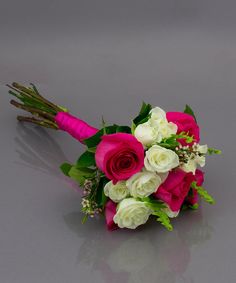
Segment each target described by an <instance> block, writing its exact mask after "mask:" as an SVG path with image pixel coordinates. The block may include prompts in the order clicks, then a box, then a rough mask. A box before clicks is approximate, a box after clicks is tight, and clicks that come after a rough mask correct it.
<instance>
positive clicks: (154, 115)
mask: <svg viewBox="0 0 236 283" xmlns="http://www.w3.org/2000/svg"><path fill="white" fill-rule="evenodd" d="M150 114H151V120H152V121H159V120H166V112H165V111H164V110H163V109H161V108H160V107H155V108H152V110H151V111H150Z"/></svg>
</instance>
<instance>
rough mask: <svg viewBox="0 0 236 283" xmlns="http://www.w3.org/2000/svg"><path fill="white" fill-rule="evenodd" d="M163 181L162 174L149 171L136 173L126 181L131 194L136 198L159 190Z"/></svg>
mask: <svg viewBox="0 0 236 283" xmlns="http://www.w3.org/2000/svg"><path fill="white" fill-rule="evenodd" d="M161 183H162V179H161V177H160V176H158V175H157V174H155V173H153V172H147V171H144V172H140V173H137V174H134V175H133V176H132V177H131V178H129V180H128V181H126V185H127V187H128V188H129V191H130V194H131V196H133V197H134V198H138V197H140V198H143V197H148V196H149V195H151V194H152V193H154V192H156V191H157V189H158V187H159V186H160V184H161Z"/></svg>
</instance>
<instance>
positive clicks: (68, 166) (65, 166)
mask: <svg viewBox="0 0 236 283" xmlns="http://www.w3.org/2000/svg"><path fill="white" fill-rule="evenodd" d="M71 167H72V165H71V164H69V163H63V164H62V165H61V166H60V169H61V171H62V172H63V174H64V175H66V176H69V171H70V169H71Z"/></svg>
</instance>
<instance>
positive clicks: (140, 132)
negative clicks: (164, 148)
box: [134, 122, 162, 146]
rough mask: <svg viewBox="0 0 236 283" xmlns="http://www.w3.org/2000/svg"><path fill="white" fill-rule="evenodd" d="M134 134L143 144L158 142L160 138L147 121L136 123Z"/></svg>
mask: <svg viewBox="0 0 236 283" xmlns="http://www.w3.org/2000/svg"><path fill="white" fill-rule="evenodd" d="M134 136H135V137H136V139H137V140H138V141H140V142H141V143H142V144H143V145H144V146H148V145H152V144H153V143H155V142H160V141H161V139H162V137H161V136H160V133H159V132H158V130H157V129H156V128H155V127H153V126H152V125H151V124H150V123H149V122H145V123H143V124H140V125H138V126H137V127H136V128H135V130H134Z"/></svg>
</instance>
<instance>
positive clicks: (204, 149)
mask: <svg viewBox="0 0 236 283" xmlns="http://www.w3.org/2000/svg"><path fill="white" fill-rule="evenodd" d="M196 149H197V151H198V152H200V153H202V154H207V151H208V146H207V144H204V145H200V144H197V146H196Z"/></svg>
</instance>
